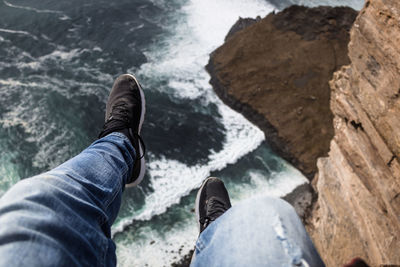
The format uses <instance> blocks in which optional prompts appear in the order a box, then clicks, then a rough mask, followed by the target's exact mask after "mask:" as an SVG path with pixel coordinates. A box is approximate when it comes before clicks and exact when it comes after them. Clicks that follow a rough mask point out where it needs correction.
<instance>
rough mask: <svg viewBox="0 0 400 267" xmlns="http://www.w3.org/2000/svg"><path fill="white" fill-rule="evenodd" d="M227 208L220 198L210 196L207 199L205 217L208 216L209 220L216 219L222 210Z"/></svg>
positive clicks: (222, 212)
mask: <svg viewBox="0 0 400 267" xmlns="http://www.w3.org/2000/svg"><path fill="white" fill-rule="evenodd" d="M227 210H228V207H226V205H225V203H224V201H222V200H221V199H220V198H218V197H210V198H209V199H208V200H207V208H206V211H207V214H206V217H208V218H209V219H210V220H212V221H214V220H216V219H217V218H218V217H219V216H221V215H222V214H224V212H225V211H227Z"/></svg>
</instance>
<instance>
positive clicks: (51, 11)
mask: <svg viewBox="0 0 400 267" xmlns="http://www.w3.org/2000/svg"><path fill="white" fill-rule="evenodd" d="M3 3H4V4H5V5H6V6H8V7H12V8H17V9H23V10H27V11H33V12H35V13H48V14H57V15H62V16H61V18H60V19H62V20H65V19H70V18H69V17H68V16H67V15H65V14H63V12H61V11H58V10H49V9H37V8H34V7H29V6H19V5H14V4H11V3H10V2H8V1H6V0H3Z"/></svg>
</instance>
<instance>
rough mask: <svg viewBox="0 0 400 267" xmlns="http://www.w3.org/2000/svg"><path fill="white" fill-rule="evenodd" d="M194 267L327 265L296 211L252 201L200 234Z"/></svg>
mask: <svg viewBox="0 0 400 267" xmlns="http://www.w3.org/2000/svg"><path fill="white" fill-rule="evenodd" d="M191 266H274V267H276V266H324V263H323V262H322V260H321V258H320V256H319V255H318V252H317V251H316V249H315V248H314V245H313V244H312V242H311V240H310V238H309V236H308V234H307V233H306V231H305V229H304V226H303V224H302V222H301V220H300V219H299V217H298V216H297V214H296V212H295V210H294V208H293V207H292V206H291V205H290V204H288V203H287V202H286V201H284V200H282V199H279V198H268V197H264V198H258V199H249V200H246V201H243V202H240V203H239V204H237V205H234V206H233V207H232V208H230V209H228V210H226V212H225V213H223V214H222V215H221V216H219V217H218V218H217V219H215V221H213V222H212V223H210V224H209V225H208V226H207V227H206V228H205V229H204V231H203V232H201V234H200V236H199V238H198V240H197V242H196V249H195V256H194V258H193V261H192V264H191Z"/></svg>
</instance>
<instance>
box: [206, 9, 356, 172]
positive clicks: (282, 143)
mask: <svg viewBox="0 0 400 267" xmlns="http://www.w3.org/2000/svg"><path fill="white" fill-rule="evenodd" d="M356 15H357V13H356V11H354V10H352V9H350V8H344V7H340V8H332V7H318V8H306V7H300V6H292V7H290V8H287V9H285V10H284V11H282V12H280V13H277V14H274V13H272V14H270V15H268V16H267V17H266V18H264V19H261V20H260V19H256V20H249V19H241V20H239V21H238V22H237V23H236V24H235V25H234V26H233V27H232V30H231V31H230V32H229V34H228V36H227V39H226V42H225V43H224V44H223V45H222V46H221V47H219V48H218V49H217V50H216V51H214V52H213V53H212V55H211V57H210V61H209V64H208V65H207V70H208V71H209V73H210V74H211V77H212V78H211V81H210V82H211V84H212V85H213V87H214V90H215V91H216V93H217V94H218V95H219V96H220V98H221V99H222V100H223V101H224V102H225V103H226V104H228V105H230V106H231V107H232V108H234V109H236V110H237V111H239V112H241V113H243V114H244V115H245V116H246V117H247V118H248V119H249V120H250V121H252V122H253V123H254V124H256V125H258V126H259V127H260V128H261V129H262V130H263V131H264V132H265V134H266V139H267V141H268V142H269V144H270V145H271V147H272V148H273V149H274V150H275V151H276V152H278V154H280V155H281V156H282V157H284V158H285V159H286V160H288V161H289V162H291V163H292V164H293V165H295V166H296V167H297V168H298V169H300V170H301V171H302V172H303V173H304V174H305V175H306V176H307V177H308V178H310V179H312V178H313V177H314V174H315V173H316V170H317V167H316V161H317V158H318V157H321V156H326V155H327V152H328V151H329V142H330V140H331V139H332V137H333V127H332V113H331V111H330V108H329V99H330V89H329V84H328V82H329V80H330V79H331V77H332V74H333V72H334V71H336V70H338V69H339V68H340V67H341V66H343V65H345V64H349V62H350V61H349V59H348V56H347V45H348V41H349V30H350V28H351V25H352V23H353V21H354V19H355V17H356ZM244 28H245V30H243V29H244Z"/></svg>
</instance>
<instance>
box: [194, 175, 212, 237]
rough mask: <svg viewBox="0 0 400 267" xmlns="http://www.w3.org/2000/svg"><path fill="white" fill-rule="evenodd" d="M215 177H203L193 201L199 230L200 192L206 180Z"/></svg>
mask: <svg viewBox="0 0 400 267" xmlns="http://www.w3.org/2000/svg"><path fill="white" fill-rule="evenodd" d="M214 178H215V177H208V178H207V179H205V180H204V181H203V183H202V184H201V187H200V189H199V191H198V192H197V196H196V203H195V207H194V210H195V213H196V220H197V228H198V229H199V232H200V212H199V202H200V195H201V192H202V191H203V188H204V186H205V185H206V183H207V181H208V180H210V179H214Z"/></svg>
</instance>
